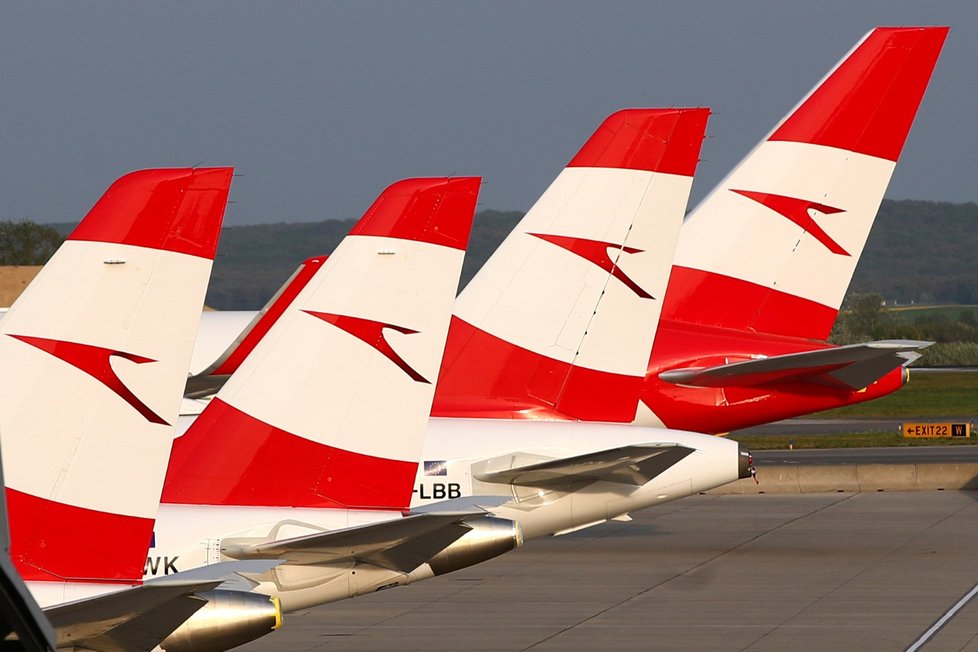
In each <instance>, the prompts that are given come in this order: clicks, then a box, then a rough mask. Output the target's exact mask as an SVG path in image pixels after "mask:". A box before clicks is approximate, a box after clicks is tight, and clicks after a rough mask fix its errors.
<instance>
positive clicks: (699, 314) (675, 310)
mask: <svg viewBox="0 0 978 652" xmlns="http://www.w3.org/2000/svg"><path fill="white" fill-rule="evenodd" d="M947 32H948V28H947V27H880V28H877V29H875V30H873V31H872V32H870V33H869V34H868V35H867V36H866V37H865V38H864V39H863V40H862V41H861V42H860V43H858V44H857V45H856V47H855V48H854V49H853V50H852V51H851V52H850V53H849V54H848V55H847V56H846V57H845V58H844V59H843V60H842V61H841V62H840V63H839V64H838V65H837V66H836V67H835V68H834V69H833V70H832V71H831V72H830V73H829V74H828V76H826V77H825V79H823V80H822V81H821V82H820V83H819V84H818V85H817V86H816V87H815V88H814V89H813V90H812V91H811V93H810V94H809V95H808V96H807V97H805V98H804V99H803V100H802V101H801V103H800V104H799V105H798V106H797V107H796V108H795V109H794V110H792V111H791V112H790V113H789V114H788V115H787V116H786V117H785V118H784V119H783V120H782V122H781V123H780V124H779V125H778V126H777V127H776V128H775V129H774V131H772V132H771V134H770V135H769V136H768V137H767V138H765V139H764V140H763V141H762V142H761V143H760V144H758V145H757V146H756V147H755V148H754V150H753V151H751V152H750V154H748V155H747V156H746V157H745V158H744V159H743V160H742V161H741V162H740V164H739V165H738V166H737V167H736V168H735V169H734V170H733V172H731V173H730V175H729V176H727V178H725V179H724V180H723V181H722V182H720V184H719V185H718V186H717V187H716V188H715V189H714V190H713V191H712V192H711V193H710V195H708V196H707V197H706V199H704V200H703V202H702V203H701V204H700V205H699V206H697V207H696V208H695V209H694V210H693V211H692V212H691V213H690V214H689V216H688V217H687V218H686V222H685V224H684V225H683V229H682V233H681V236H680V239H679V244H678V246H677V248H676V260H675V267H674V268H673V272H672V279H671V281H670V283H669V290H668V292H667V295H666V303H665V306H664V307H663V311H662V317H663V319H669V320H676V321H681V322H686V323H696V324H706V325H712V326H720V327H725V328H731V329H736V330H746V331H757V332H764V333H773V334H779V335H788V336H797V337H805V338H813V339H825V338H826V337H828V334H829V331H830V330H831V328H832V324H833V323H834V321H835V318H836V316H837V314H838V311H839V307H840V306H841V304H842V300H843V298H844V296H845V293H846V290H847V288H848V286H849V281H850V280H851V279H852V274H853V271H854V270H855V267H856V263H857V262H858V261H859V256H860V254H861V253H862V250H863V245H864V244H865V243H866V238H867V237H868V235H869V231H870V229H871V228H872V225H873V220H874V219H875V217H876V212H877V210H878V209H879V205H880V202H881V201H882V199H883V193H884V192H885V191H886V187H887V184H888V183H889V181H890V176H891V175H892V173H893V169H894V168H895V166H896V162H897V159H898V158H899V156H900V151H901V150H902V149H903V145H904V142H905V141H906V138H907V134H908V133H909V131H910V126H911V123H912V122H913V119H914V116H915V115H916V113H917V107H918V106H919V105H920V101H921V99H922V98H923V95H924V91H925V90H926V88H927V84H928V82H929V80H930V77H931V73H932V72H933V69H934V65H935V64H936V62H937V58H938V56H939V54H940V52H941V48H942V46H943V44H944V40H945V38H946V36H947Z"/></svg>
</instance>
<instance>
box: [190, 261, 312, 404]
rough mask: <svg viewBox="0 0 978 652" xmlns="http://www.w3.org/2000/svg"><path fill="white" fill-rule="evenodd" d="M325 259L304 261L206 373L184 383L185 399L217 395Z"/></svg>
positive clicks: (197, 374) (201, 372) (196, 374)
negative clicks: (185, 385) (185, 384)
mask: <svg viewBox="0 0 978 652" xmlns="http://www.w3.org/2000/svg"><path fill="white" fill-rule="evenodd" d="M326 258H327V256H314V257H312V258H308V259H306V260H304V261H303V262H302V264H301V265H299V268H298V269H297V270H295V272H293V274H292V276H290V277H289V280H287V281H286V282H285V285H283V286H282V287H281V288H279V290H278V292H276V293H275V295H274V296H273V297H272V298H271V299H269V301H268V303H266V304H265V307H264V308H262V309H261V310H260V311H259V312H258V314H257V315H255V318H254V319H252V320H251V323H250V324H248V326H247V327H245V329H244V330H243V331H241V334H240V335H238V337H236V338H235V340H234V341H233V342H232V343H231V346H229V347H228V348H227V350H225V351H224V353H222V354H221V355H220V357H218V358H217V360H215V361H214V362H213V363H211V364H210V365H209V366H208V367H207V368H206V369H204V370H203V371H200V372H199V373H195V374H194V375H193V376H191V377H190V378H188V379H187V387H186V390H185V391H184V396H186V397H188V398H200V397H202V396H208V395H210V394H214V393H216V392H217V390H218V389H220V388H221V387H222V386H223V385H224V383H225V382H226V381H227V379H228V377H229V376H230V375H231V374H233V373H234V372H235V371H237V370H238V367H239V366H241V363H242V362H244V360H245V358H247V357H248V354H250V353H251V352H252V351H253V350H254V348H255V346H257V345H258V342H260V341H261V339H262V338H263V337H265V334H266V333H268V331H269V330H270V329H271V328H272V325H273V324H274V323H275V322H276V321H277V320H278V318H279V317H281V316H282V313H284V312H285V309H286V308H288V307H289V306H290V305H291V304H292V301H294V300H295V298H296V297H297V296H299V292H301V291H302V289H303V288H304V287H306V284H307V283H309V281H310V280H311V279H312V277H313V276H315V275H316V272H317V271H319V268H320V267H321V266H322V264H323V263H324V262H326ZM204 314H205V315H206V314H207V313H204Z"/></svg>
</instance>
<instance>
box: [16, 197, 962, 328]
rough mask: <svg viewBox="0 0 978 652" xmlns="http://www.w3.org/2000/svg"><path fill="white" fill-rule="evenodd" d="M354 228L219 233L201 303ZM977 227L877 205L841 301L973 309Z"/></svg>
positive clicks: (283, 226)
mask: <svg viewBox="0 0 978 652" xmlns="http://www.w3.org/2000/svg"><path fill="white" fill-rule="evenodd" d="M522 217H523V213H522V212H520V211H495V210H484V211H480V212H479V213H478V214H477V215H476V219H475V224H474V226H473V230H472V236H471V242H470V245H469V251H468V254H467V256H466V258H465V264H464V266H463V269H462V281H461V286H462V287H464V286H465V284H466V283H468V281H469V279H471V278H472V276H473V275H474V274H475V273H476V272H477V271H478V270H479V268H480V267H482V264H483V263H484V262H485V261H486V260H487V259H488V257H489V255H490V254H491V253H492V252H493V251H495V249H496V247H498V246H499V244H500V243H501V242H502V241H503V239H504V238H505V237H506V236H507V235H508V234H509V232H510V231H511V230H512V229H513V227H514V226H516V224H517V223H518V222H519V220H520V219H521V218H522ZM353 222H354V221H353V220H352V219H347V220H324V221H320V222H298V223H278V224H258V225H251V226H234V227H227V228H225V229H224V230H223V231H222V234H221V243H220V247H219V248H218V254H217V259H216V261H215V264H214V272H213V275H212V278H211V283H210V287H209V288H208V291H207V303H208V305H210V306H212V307H214V308H218V309H221V310H255V309H258V308H260V307H261V306H263V305H264V304H265V302H266V301H268V299H269V298H270V297H271V296H272V295H273V294H274V293H275V292H276V291H277V290H278V288H279V287H280V286H281V285H282V284H283V283H284V282H285V280H286V279H287V278H288V277H289V276H290V275H291V274H292V272H293V271H295V269H296V268H297V267H298V266H299V264H300V263H301V262H302V261H303V260H305V259H306V258H309V257H312V256H320V255H324V254H328V253H329V252H331V251H332V250H333V249H334V248H335V247H336V245H337V244H338V243H339V241H340V240H341V239H342V238H343V236H345V235H346V233H347V232H348V231H349V229H350V228H351V226H352V225H353ZM976 225H978V204H975V203H974V202H969V203H964V204H952V203H948V202H933V201H920V200H884V201H883V204H882V206H881V207H880V210H879V213H878V215H877V218H876V222H875V224H874V226H873V230H872V232H871V233H870V237H869V240H868V242H867V243H866V248H865V250H864V251H863V254H862V257H861V258H860V261H859V265H858V266H857V267H856V271H855V274H854V276H853V280H852V284H851V285H850V288H849V295H850V296H851V295H856V294H866V293H874V294H877V295H880V296H881V297H882V298H883V300H884V301H885V302H886V304H887V305H888V306H890V305H907V304H912V303H913V304H930V303H954V304H978V229H976V228H975V226H976ZM73 226H74V224H73V223H61V224H51V225H33V223H31V222H29V221H27V220H20V221H17V222H2V221H0V264H5V265H14V264H21V265H24V264H43V263H44V262H45V261H46V260H47V258H48V257H49V256H50V254H51V253H53V251H54V249H56V248H57V246H58V244H60V242H61V239H62V238H63V235H64V234H67V233H68V232H69V231H70V230H71V229H72V228H73ZM53 234H58V235H53ZM24 261H31V262H24Z"/></svg>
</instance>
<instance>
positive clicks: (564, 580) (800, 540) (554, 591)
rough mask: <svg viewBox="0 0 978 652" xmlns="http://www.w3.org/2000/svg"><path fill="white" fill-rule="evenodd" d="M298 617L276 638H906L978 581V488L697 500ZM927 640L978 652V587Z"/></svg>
mask: <svg viewBox="0 0 978 652" xmlns="http://www.w3.org/2000/svg"><path fill="white" fill-rule="evenodd" d="M633 518H634V521H632V522H630V523H619V522H611V523H606V524H604V525H601V526H597V527H594V528H591V529H588V530H584V531H582V532H577V533H574V534H570V535H566V536H563V537H558V538H551V539H543V540H538V541H530V542H528V543H527V545H526V546H525V547H524V548H523V549H521V550H519V551H516V552H514V553H510V554H507V555H504V556H502V557H500V558H498V559H495V560H493V561H490V562H487V563H485V564H482V565H479V566H476V567H473V568H470V569H467V570H465V571H462V572H459V573H454V574H450V575H447V576H444V577H441V578H436V579H433V580H428V581H425V582H421V583H419V584H416V585H413V586H408V587H402V588H397V589H391V590H388V591H383V592H380V593H376V594H373V595H369V596H364V597H361V598H356V599H353V600H346V601H343V602H338V603H334V604H330V605H324V606H322V607H318V608H316V609H312V610H309V611H308V612H305V613H302V614H287V616H286V620H285V626H284V627H283V629H282V630H280V631H279V632H276V633H274V634H272V635H270V636H268V637H266V638H264V639H262V640H259V641H256V642H254V643H252V644H251V645H249V646H246V647H243V648H240V649H242V650H247V651H249V652H259V651H264V650H363V651H366V650H372V651H379V650H426V651H431V650H466V651H473V652H475V651H487V650H499V651H503V650H512V651H516V650H541V651H543V650H605V649H615V650H650V649H656V650H752V651H761V650H826V649H844V650H874V651H875V650H906V649H907V648H909V647H910V646H912V645H914V644H915V643H916V642H919V641H920V640H921V637H922V636H923V635H924V633H925V632H927V630H928V629H929V628H930V627H931V625H933V624H934V623H935V622H937V621H938V620H939V619H941V618H942V616H945V614H947V613H948V610H950V609H951V608H952V607H954V606H955V604H956V603H958V602H959V601H960V600H961V598H962V596H965V595H967V594H968V593H969V591H971V590H972V589H973V588H975V586H976V584H978V493H976V492H971V491H925V492H908V493H901V492H883V493H875V492H874V493H827V494H800V495H799V494H794V495H790V494H778V495H775V494H767V495H726V496H709V495H707V496H693V497H691V498H687V499H684V500H680V501H676V502H674V503H670V504H668V505H664V506H662V507H660V508H657V509H652V510H646V511H644V512H640V513H636V514H634V515H633ZM919 649H923V650H928V651H933V650H978V599H975V600H974V601H971V602H967V603H965V604H963V605H961V606H960V610H959V611H957V612H956V613H955V615H954V616H953V617H951V618H950V619H949V620H948V621H947V622H946V623H945V624H944V626H943V627H942V628H941V629H940V630H939V631H937V632H936V634H934V636H933V638H931V639H929V640H928V641H927V642H925V643H924V644H923V645H922V647H921V648H919Z"/></svg>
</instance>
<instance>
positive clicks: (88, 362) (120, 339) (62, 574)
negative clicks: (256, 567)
mask: <svg viewBox="0 0 978 652" xmlns="http://www.w3.org/2000/svg"><path fill="white" fill-rule="evenodd" d="M231 175H232V170H231V169H230V168H209V169H169V170H143V171H140V172H134V173H131V174H128V175H126V176H124V177H122V178H121V179H119V180H118V181H116V182H115V183H114V184H112V186H111V187H110V188H109V189H108V190H107V191H106V193H105V194H104V195H103V197H102V198H101V199H100V200H99V201H98V203H96V204H95V206H94V207H93V208H92V210H91V211H90V212H89V213H88V215H87V216H86V217H85V219H84V220H82V222H81V223H80V224H79V225H78V227H77V228H76V229H75V230H74V231H73V232H72V233H71V235H69V236H68V239H67V240H66V241H65V242H64V244H63V245H62V246H61V247H60V248H59V249H58V251H57V252H56V253H55V255H54V256H53V257H52V258H51V260H50V261H49V262H48V264H47V265H45V266H44V268H43V269H42V270H41V272H40V273H39V274H38V276H37V277H36V278H35V279H34V281H33V282H32V283H31V284H30V286H29V287H28V288H27V289H26V290H25V291H24V293H23V294H22V295H21V296H20V298H18V300H17V301H16V302H15V303H14V305H13V306H12V307H11V308H10V311H9V312H8V313H7V314H6V316H5V317H4V318H3V320H2V321H0V357H2V359H3V360H4V372H5V373H3V374H2V375H0V424H2V450H3V467H4V478H5V480H6V500H7V514H8V517H9V524H10V535H11V544H10V554H11V557H12V559H13V562H14V564H15V566H16V568H17V570H18V571H19V573H20V574H21V576H22V577H23V578H24V579H25V580H26V582H27V585H28V587H29V588H30V590H31V592H32V593H33V595H34V597H35V598H36V599H37V600H38V602H39V603H40V604H41V605H42V606H44V613H45V615H46V616H47V618H48V619H49V620H50V622H51V624H52V625H53V627H54V630H55V635H56V645H57V646H58V647H59V648H63V647H70V648H72V649H93V650H107V649H112V650H116V649H125V650H147V651H148V650H150V649H153V648H154V647H156V646H157V645H160V644H162V645H163V646H164V647H166V648H167V649H170V650H177V649H188V648H186V647H181V645H182V644H183V643H185V642H186V640H187V637H188V636H192V638H193V639H194V640H195V641H196V642H197V644H203V643H207V644H209V645H210V646H211V647H209V648H208V649H216V646H217V644H218V643H222V642H223V643H225V644H226V646H225V648H223V649H226V647H231V646H232V644H233V645H238V644H241V643H243V642H246V641H248V640H251V639H253V638H257V637H258V636H261V635H262V634H264V633H268V632H269V631H271V630H272V629H274V628H275V627H276V626H277V625H278V623H279V622H280V621H279V618H280V611H279V609H278V605H277V604H275V602H274V601H270V600H268V598H265V597H264V596H259V595H256V594H253V593H250V592H247V591H233V590H232V591H228V590H224V589H219V588H218V587H220V586H222V585H225V580H226V579H228V577H229V576H228V570H227V567H226V566H222V567H214V568H213V569H211V572H210V573H201V574H198V575H197V576H195V577H192V578H191V577H187V576H179V575H178V576H174V577H172V578H168V579H167V580H166V581H162V582H157V583H145V584H142V574H143V567H144V565H145V560H146V556H147V555H146V553H147V550H148V548H149V544H150V539H151V536H152V531H153V523H154V516H155V514H156V510H157V506H158V504H159V497H160V491H161V488H162V484H163V479H164V474H165V471H166V460H167V459H168V456H169V451H170V446H171V443H172V440H173V424H175V423H176V420H177V416H178V409H179V403H180V395H181V389H182V386H183V383H184V380H185V375H186V372H187V368H188V366H189V362H190V355H191V350H192V347H193V341H194V339H193V332H194V325H195V322H196V320H197V319H198V315H199V313H200V309H201V307H202V305H203V298H204V291H205V288H206V285H207V279H208V276H209V275H210V269H211V264H212V262H213V257H214V253H215V251H216V248H217V239H218V235H219V233H220V227H221V221H222V219H223V215H224V208H225V205H226V201H227V195H228V189H229V187H230V183H231ZM236 568H238V569H240V568H242V566H241V565H239V566H237V567H236ZM230 579H232V580H235V579H236V581H235V583H236V584H237V583H244V584H246V582H244V581H243V579H242V578H241V577H240V576H237V575H233V574H232V575H231V576H230ZM140 584H141V586H140ZM229 603H231V604H233V605H234V606H235V608H236V611H235V612H234V613H233V614H231V613H228V614H225V615H224V616H222V617H221V618H220V619H214V618H209V616H210V614H209V613H207V612H209V611H212V610H213V609H214V608H215V607H219V608H226V607H227V605H228V604H229ZM205 606H207V607H208V609H206V610H205V612H198V610H199V609H201V608H202V607H205ZM198 613H200V614H201V615H202V616H203V617H197V614H198ZM218 621H219V622H218Z"/></svg>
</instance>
